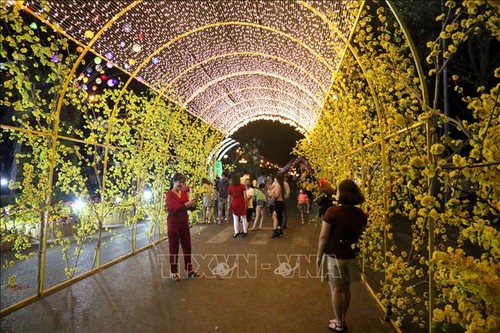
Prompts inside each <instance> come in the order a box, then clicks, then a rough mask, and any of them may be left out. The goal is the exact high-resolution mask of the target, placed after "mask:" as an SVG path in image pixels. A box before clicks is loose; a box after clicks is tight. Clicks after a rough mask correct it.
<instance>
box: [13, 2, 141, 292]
mask: <svg viewBox="0 0 500 333" xmlns="http://www.w3.org/2000/svg"><path fill="white" fill-rule="evenodd" d="M141 2H142V0H138V1H134V2H132V3H131V4H130V5H128V6H127V7H125V8H123V9H122V10H121V11H120V12H119V13H118V14H116V15H115V16H113V17H112V18H111V19H110V20H109V21H108V22H106V23H105V24H104V25H103V26H102V28H101V29H100V30H99V31H98V32H97V33H95V34H94V37H93V38H92V39H91V40H90V42H89V43H88V44H87V45H86V46H85V48H84V49H83V51H82V52H81V54H80V56H79V57H78V58H77V60H76V61H75V63H74V65H73V67H72V68H71V70H70V72H69V73H68V75H67V76H66V79H65V81H64V83H63V86H62V91H61V95H60V96H59V99H58V101H57V105H56V110H55V114H54V123H53V125H52V135H51V145H50V155H49V163H48V164H49V171H48V184H50V186H49V189H48V191H47V196H46V201H45V206H46V209H45V213H44V218H43V221H42V222H41V223H43V225H42V228H41V230H43V242H42V251H41V252H42V255H41V258H40V261H39V274H40V278H39V281H38V286H37V295H39V296H42V295H43V286H44V283H45V263H46V252H47V251H46V250H47V241H48V233H47V228H48V221H49V211H50V210H49V208H48V207H49V206H50V201H51V199H52V183H53V181H54V171H55V156H56V152H57V142H58V138H57V133H58V132H59V122H60V115H61V109H62V105H63V101H64V97H65V96H66V91H67V89H68V87H69V84H70V82H71V79H72V78H73V76H74V74H75V72H76V70H77V68H78V66H79V65H80V63H81V61H82V60H83V58H84V57H85V55H86V54H87V53H88V52H89V51H90V50H91V47H92V45H94V43H95V42H96V41H97V40H98V39H99V37H100V36H101V35H102V34H103V33H104V32H105V31H106V30H107V29H108V28H109V27H111V26H112V25H113V23H115V22H116V21H117V20H118V19H119V18H120V17H121V16H122V15H124V14H125V13H127V12H128V11H129V10H131V9H132V8H134V7H136V6H137V5H139V4H140V3H141ZM14 5H16V6H21V9H23V10H24V8H23V7H22V5H21V4H20V3H18V2H15V3H14ZM107 144H109V143H107ZM105 149H107V147H106V148H105Z"/></svg>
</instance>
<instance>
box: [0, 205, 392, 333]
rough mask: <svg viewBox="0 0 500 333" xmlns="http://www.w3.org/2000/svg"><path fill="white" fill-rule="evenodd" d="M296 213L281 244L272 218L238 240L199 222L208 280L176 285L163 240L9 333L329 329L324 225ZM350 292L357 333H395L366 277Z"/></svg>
mask: <svg viewBox="0 0 500 333" xmlns="http://www.w3.org/2000/svg"><path fill="white" fill-rule="evenodd" d="M294 208H295V207H293V208H292V210H294ZM291 215H292V216H291V217H290V219H289V227H288V228H287V229H286V230H285V235H284V237H283V238H280V239H270V238H269V235H270V234H271V227H270V225H271V220H270V218H269V217H266V222H265V224H266V228H265V229H264V230H263V231H257V232H252V233H251V234H249V236H248V237H246V238H239V239H233V238H232V237H231V235H232V227H231V226H230V225H229V224H223V225H213V224H208V225H207V224H205V225H203V224H201V225H196V226H194V227H193V228H192V229H191V230H192V243H193V253H195V254H194V255H193V259H194V262H195V264H196V265H197V266H198V270H199V272H200V273H202V275H203V276H202V277H201V278H199V279H186V278H183V279H182V280H181V281H180V282H177V283H176V282H173V281H171V280H170V279H168V276H169V268H168V258H167V256H166V255H167V253H168V242H166V241H165V242H162V243H160V244H159V245H157V246H156V247H154V248H151V249H149V250H147V251H144V252H141V253H139V254H138V255H136V256H134V257H132V258H130V259H127V260H125V261H123V262H120V263H118V264H116V265H114V266H112V267H110V268H108V269H106V270H104V271H102V272H100V273H98V274H95V275H93V276H91V277H89V278H87V279H84V280H82V281H79V282H77V283H75V284H73V285H72V286H70V287H68V288H66V289H63V290H61V291H59V292H57V293H54V294H52V295H50V296H47V297H45V298H43V299H41V300H40V301H38V302H36V303H33V304H31V305H29V306H27V307H25V308H23V309H20V310H18V311H16V312H14V313H11V314H9V315H7V316H5V317H4V318H2V319H1V331H2V332H134V333H135V332H141V333H142V332H328V331H329V330H328V329H327V324H328V320H329V319H330V318H332V317H333V315H332V308H331V304H330V292H329V287H328V284H327V283H322V282H321V281H320V280H319V279H318V278H316V277H314V275H315V274H316V270H315V267H314V266H315V263H314V256H313V255H314V254H315V253H316V244H317V238H318V233H319V225H318V224H316V223H311V224H305V225H301V224H300V223H299V222H298V218H297V217H296V216H293V214H291ZM352 292H353V295H352V303H351V308H350V310H349V313H348V317H347V323H348V325H349V332H352V333H379V332H394V330H393V328H392V327H391V325H390V324H387V323H384V322H382V321H381V320H380V317H382V316H383V313H382V310H381V309H380V308H379V307H378V306H377V304H376V302H375V301H374V299H373V298H372V296H371V294H370V293H369V292H368V290H367V289H366V288H365V287H364V285H363V284H362V283H361V282H359V278H358V279H356V282H354V283H353V284H352Z"/></svg>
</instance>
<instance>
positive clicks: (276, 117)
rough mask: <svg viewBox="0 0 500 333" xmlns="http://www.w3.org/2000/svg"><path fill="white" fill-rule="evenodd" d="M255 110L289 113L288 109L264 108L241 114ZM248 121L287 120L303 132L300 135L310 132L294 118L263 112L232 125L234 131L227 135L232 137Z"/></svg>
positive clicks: (243, 110)
mask: <svg viewBox="0 0 500 333" xmlns="http://www.w3.org/2000/svg"><path fill="white" fill-rule="evenodd" d="M253 109H261V110H269V109H274V110H281V111H285V114H286V113H287V112H288V111H289V110H288V109H285V108H281V107H276V106H267V107H265V108H262V107H248V108H244V109H241V110H240V112H241V113H244V112H247V111H249V110H253ZM262 116H267V117H266V118H262ZM247 119H253V120H260V119H268V120H278V121H280V120H284V119H286V120H288V121H289V122H290V123H293V124H294V126H295V127H297V128H298V129H300V130H301V131H299V132H300V133H307V132H308V131H307V128H306V127H304V126H303V125H302V124H300V123H299V122H297V121H296V120H294V119H292V118H288V117H284V116H281V114H280V113H272V112H261V113H258V114H256V115H255V116H250V117H247V118H244V119H242V120H240V121H239V122H236V123H232V125H233V127H232V131H231V132H228V133H227V135H229V136H230V135H232V134H233V133H235V132H236V131H237V130H238V129H239V128H240V127H242V126H244V125H246V124H248V123H249V122H245V121H246V120H247ZM243 122H245V123H244V125H241V126H239V125H240V124H242V123H243Z"/></svg>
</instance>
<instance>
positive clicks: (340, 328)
mask: <svg viewBox="0 0 500 333" xmlns="http://www.w3.org/2000/svg"><path fill="white" fill-rule="evenodd" d="M328 329H329V330H330V331H334V332H345V331H347V326H346V324H345V322H343V323H342V325H337V320H335V319H332V320H330V323H329V324H328Z"/></svg>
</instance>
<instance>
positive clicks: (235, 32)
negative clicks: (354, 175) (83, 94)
mask: <svg viewBox="0 0 500 333" xmlns="http://www.w3.org/2000/svg"><path fill="white" fill-rule="evenodd" d="M357 3H358V2H357V1H347V0H346V1H331V0H320V1H308V2H307V3H302V2H301V1H297V2H295V1H280V0H275V1H267V0H255V1H239V0H213V1H195V0H191V1H189V0H186V1H142V2H140V3H138V5H137V6H135V7H133V8H132V9H131V10H130V11H128V12H126V13H123V15H121V16H120V17H119V18H118V19H117V20H116V22H114V23H113V24H112V25H111V27H110V28H109V29H107V30H106V31H104V33H103V34H102V35H101V36H100V37H99V39H97V41H96V42H95V44H94V45H93V50H94V51H95V52H96V53H97V54H99V55H104V56H100V58H96V59H99V60H97V61H95V63H96V64H100V61H101V58H102V61H103V64H102V65H101V66H100V67H99V68H96V71H101V70H102V68H103V66H104V64H105V65H106V67H108V68H111V67H112V66H113V64H117V65H119V66H121V67H122V68H124V69H125V70H126V71H127V73H128V74H130V73H132V72H134V71H135V70H136V69H137V68H138V66H140V65H141V64H142V63H143V61H144V60H145V59H147V58H148V57H149V56H150V55H151V54H152V53H153V52H155V51H156V50H158V49H160V48H161V47H162V46H163V45H165V44H166V43H168V42H169V41H171V40H172V39H174V38H176V37H178V36H181V35H183V36H184V35H185V37H183V38H180V39H179V40H178V41H176V42H175V43H173V44H172V45H170V46H169V47H166V48H164V49H163V50H162V51H161V52H158V54H155V56H154V57H153V58H151V61H148V63H147V64H145V65H144V67H142V68H141V70H140V71H139V73H138V75H139V76H140V79H141V81H144V82H146V83H147V84H148V85H150V86H152V87H154V88H156V89H158V91H161V90H162V89H163V88H165V87H166V86H169V85H170V84H172V89H167V91H168V95H167V97H169V98H171V99H172V100H174V101H178V102H180V103H181V104H182V105H185V106H186V108H187V109H188V110H189V111H190V112H191V113H192V114H194V115H195V116H198V117H200V118H201V119H202V120H204V121H205V122H207V123H210V124H212V125H213V126H215V127H216V128H219V129H220V130H221V131H223V132H224V133H226V134H227V133H233V132H234V129H235V128H240V127H241V126H243V124H247V123H248V122H250V121H254V120H259V119H271V120H275V121H280V122H284V123H287V124H291V125H293V126H295V127H297V128H298V130H299V131H300V132H303V133H306V132H308V131H309V130H311V129H312V128H313V127H314V123H315V121H316V120H317V119H318V115H319V113H320V110H321V107H322V100H323V99H324V97H325V94H326V93H327V92H325V91H324V87H330V86H331V80H332V71H334V70H335V69H336V64H337V63H338V61H339V59H340V57H341V52H340V50H342V49H343V48H344V46H343V45H340V44H339V43H341V40H342V38H339V37H338V36H334V35H332V30H331V29H330V28H329V24H334V25H335V26H336V27H337V28H338V30H339V31H340V32H341V33H342V34H343V35H344V37H348V36H349V34H350V32H351V29H352V25H353V23H354V20H355V18H354V13H355V10H348V8H347V7H353V6H354V7H356V6H358V5H357ZM25 5H26V6H30V7H31V8H33V9H34V11H35V12H40V11H44V14H46V15H48V20H49V21H50V22H54V25H56V26H58V27H60V28H61V29H62V30H64V31H65V32H66V33H68V34H69V35H71V36H72V37H74V38H75V39H76V40H78V41H80V42H82V43H83V44H87V43H88V41H89V40H90V39H91V38H92V37H93V36H94V35H95V34H96V33H97V32H98V31H99V30H100V29H101V28H102V27H103V26H104V25H105V24H106V23H107V22H109V21H110V20H111V19H112V18H113V17H117V16H118V14H119V13H121V11H122V10H123V9H124V8H126V7H127V6H128V5H130V1H129V0H114V1H109V0H82V1H79V2H78V4H76V3H75V2H74V0H48V1H47V3H46V7H45V8H41V2H40V1H34V0H31V1H25ZM308 6H312V7H314V10H317V11H318V12H320V13H322V15H324V16H323V17H320V15H317V14H316V13H314V11H312V10H311V8H308ZM46 8H48V10H46ZM354 9H356V8H354ZM324 17H328V19H329V20H330V21H331V22H327V21H325V19H324ZM205 26H206V27H207V28H206V29H200V27H205ZM196 29H198V30H196ZM332 43H336V45H332ZM221 55H224V56H221ZM212 58H213V60H212ZM207 59H210V61H206V60H207ZM243 72H259V73H261V74H259V75H236V76H231V75H232V74H234V73H243ZM219 78H224V79H220V80H219ZM174 79H175V82H174ZM103 81H105V80H104V79H103ZM210 82H215V83H214V84H213V85H211V86H210V85H208V83H210ZM106 83H107V85H108V86H112V85H115V84H116V82H114V81H110V80H106ZM202 87H203V88H204V89H202V90H200V89H201V88H202ZM248 87H261V88H262V89H247V88H248ZM276 90H281V91H282V93H279V92H276ZM243 91H245V92H244V93H243ZM195 92H197V94H195ZM194 94H195V95H194ZM193 96H194V97H193ZM289 96H295V99H294V98H290V97H289ZM214 101H217V103H214ZM264 101H267V102H264ZM228 110H229V111H230V112H228Z"/></svg>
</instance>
